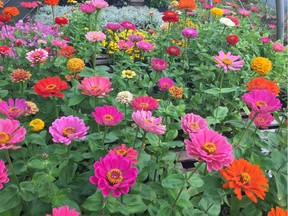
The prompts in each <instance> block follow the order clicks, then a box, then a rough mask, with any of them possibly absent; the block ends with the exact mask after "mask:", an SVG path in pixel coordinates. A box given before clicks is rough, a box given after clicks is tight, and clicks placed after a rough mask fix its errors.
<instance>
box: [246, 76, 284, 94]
mask: <svg viewBox="0 0 288 216" xmlns="http://www.w3.org/2000/svg"><path fill="white" fill-rule="evenodd" d="M254 89H257V90H262V89H265V90H267V91H269V92H271V93H273V94H275V95H276V96H278V95H279V92H280V90H279V86H278V85H277V84H276V82H275V81H270V80H267V79H265V78H264V77H256V78H254V79H252V80H251V81H250V82H248V83H247V87H246V90H248V91H252V90H254Z"/></svg>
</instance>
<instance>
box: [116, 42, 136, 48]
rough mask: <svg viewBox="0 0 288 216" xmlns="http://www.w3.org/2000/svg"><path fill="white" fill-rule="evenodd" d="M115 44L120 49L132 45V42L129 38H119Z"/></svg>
mask: <svg viewBox="0 0 288 216" xmlns="http://www.w3.org/2000/svg"><path fill="white" fill-rule="evenodd" d="M117 44H118V46H119V49H120V50H127V49H130V48H132V47H133V42H132V41H130V40H119V41H118V42H117Z"/></svg>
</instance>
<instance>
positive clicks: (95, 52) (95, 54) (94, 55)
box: [92, 42, 97, 70]
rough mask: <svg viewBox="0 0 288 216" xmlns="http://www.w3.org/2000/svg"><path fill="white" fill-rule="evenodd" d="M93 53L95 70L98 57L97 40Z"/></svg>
mask: <svg viewBox="0 0 288 216" xmlns="http://www.w3.org/2000/svg"><path fill="white" fill-rule="evenodd" d="M93 51H94V52H93V55H92V58H93V59H92V66H93V69H94V70H95V68H96V57H97V42H94V46H93Z"/></svg>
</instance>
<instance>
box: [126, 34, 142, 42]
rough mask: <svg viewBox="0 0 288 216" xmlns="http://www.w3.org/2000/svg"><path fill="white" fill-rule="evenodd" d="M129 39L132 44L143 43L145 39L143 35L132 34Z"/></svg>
mask: <svg viewBox="0 0 288 216" xmlns="http://www.w3.org/2000/svg"><path fill="white" fill-rule="evenodd" d="M128 39H129V40H130V41H132V42H139V41H142V40H143V39H144V37H143V36H141V35H135V34H131V35H129V36H128Z"/></svg>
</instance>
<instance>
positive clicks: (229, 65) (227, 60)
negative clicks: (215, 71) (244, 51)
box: [213, 50, 244, 73]
mask: <svg viewBox="0 0 288 216" xmlns="http://www.w3.org/2000/svg"><path fill="white" fill-rule="evenodd" d="M218 53H219V56H213V58H214V59H215V60H216V63H217V65H216V66H217V67H219V68H221V67H223V69H224V73H226V72H227V70H228V69H229V70H232V71H236V70H240V69H241V68H242V66H243V65H244V60H240V61H236V60H238V59H239V58H240V57H241V56H240V55H238V56H234V55H231V52H228V53H227V54H225V53H224V52H223V51H222V50H220V51H219V52H218Z"/></svg>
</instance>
